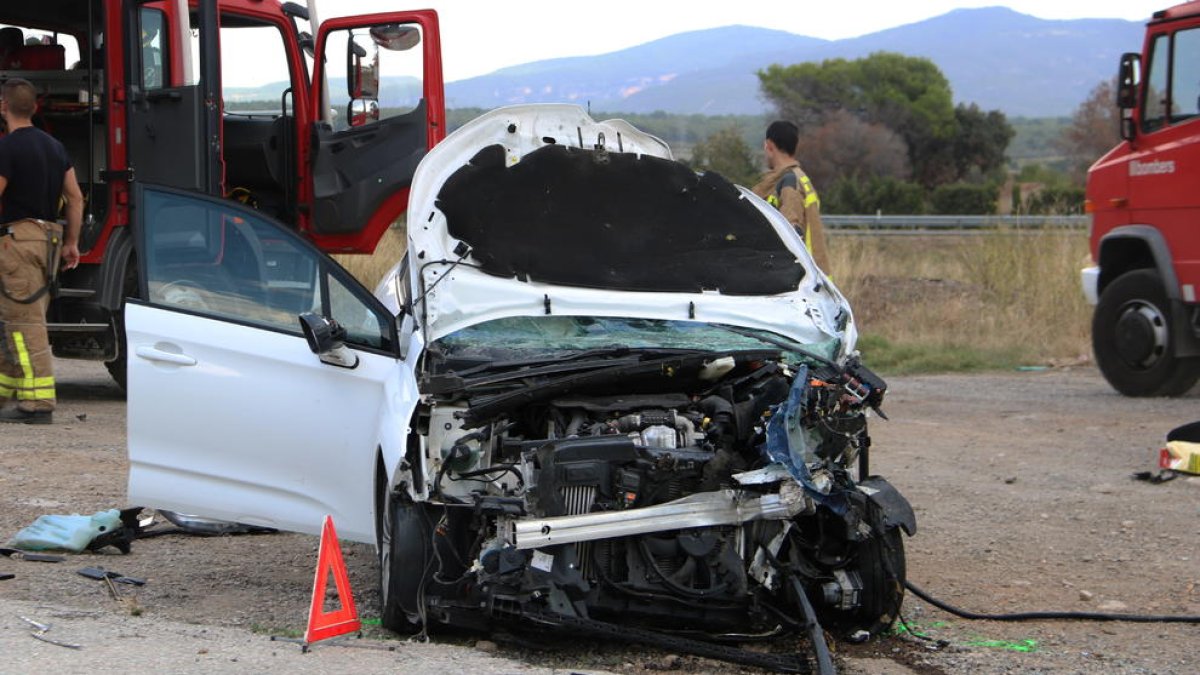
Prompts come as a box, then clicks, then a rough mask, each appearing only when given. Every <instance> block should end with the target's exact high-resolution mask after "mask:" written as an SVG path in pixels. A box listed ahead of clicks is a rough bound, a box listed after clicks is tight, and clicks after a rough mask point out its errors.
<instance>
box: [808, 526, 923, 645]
mask: <svg viewBox="0 0 1200 675" xmlns="http://www.w3.org/2000/svg"><path fill="white" fill-rule="evenodd" d="M845 569H846V571H847V572H853V573H856V574H857V575H858V578H859V580H860V581H861V582H862V590H861V592H860V594H859V605H858V607H855V608H854V609H852V610H836V609H827V610H826V614H825V615H824V616H823V617H822V619H821V623H822V625H823V626H824V627H825V628H826V629H828V630H830V631H831V632H833V633H834V634H835V635H839V636H841V637H843V638H848V637H850V636H851V635H854V634H855V633H858V632H859V631H866V632H867V633H869V634H870V635H872V636H874V635H879V634H880V633H883V632H884V631H886V630H888V629H889V628H891V626H892V624H894V623H895V622H896V619H897V618H899V617H900V607H901V605H903V604H904V581H905V578H906V577H905V575H906V574H907V568H906V564H905V558H904V539H903V537H902V535H901V532H900V529H899V528H892V529H890V530H888V531H887V532H886V533H885V534H883V535H875V536H872V537H871V538H870V539H868V540H866V541H864V542H862V543H861V544H859V545H858V551H857V552H856V553H855V555H854V559H853V560H852V561H851V562H850V563H849V564H848V565H847V566H846V567H845Z"/></svg>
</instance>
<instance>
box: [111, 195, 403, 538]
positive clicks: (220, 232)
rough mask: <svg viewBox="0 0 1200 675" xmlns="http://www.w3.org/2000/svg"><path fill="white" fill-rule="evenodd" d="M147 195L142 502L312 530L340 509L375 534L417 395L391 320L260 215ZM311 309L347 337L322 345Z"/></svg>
mask: <svg viewBox="0 0 1200 675" xmlns="http://www.w3.org/2000/svg"><path fill="white" fill-rule="evenodd" d="M134 200H135V205H136V207H137V208H136V210H135V213H136V214H137V221H136V223H135V225H136V228H137V230H136V231H137V235H136V239H137V243H136V245H137V253H138V259H139V260H140V261H142V265H141V266H140V268H141V274H142V279H141V288H142V289H144V290H143V291H142V297H141V298H140V299H132V298H131V299H130V300H129V301H128V303H127V304H126V314H125V322H126V331H127V334H128V344H129V388H128V394H129V397H128V400H129V405H128V411H129V412H128V434H129V440H128V443H129V464H130V469H129V499H130V503H132V504H137V505H140V506H146V507H152V508H163V509H170V510H173V511H178V512H181V513H185V514H190V515H197V516H203V517H208V518H216V519H220V520H228V521H236V522H241V523H247V524H252V525H260V526H265V527H274V528H279V529H285V530H292V531H298V532H310V533H316V532H318V531H319V530H320V527H321V523H322V520H323V518H324V516H325V515H326V514H330V515H332V516H333V518H334V520H336V521H337V526H338V531H339V533H341V534H342V536H344V537H346V538H349V539H353V540H357V541H367V542H373V541H374V540H375V525H374V522H375V521H374V504H373V492H374V490H373V487H374V483H373V481H374V478H375V467H376V462H377V460H376V457H377V453H378V451H379V450H381V449H382V450H384V451H389V452H399V449H398V447H399V444H400V443H402V439H403V429H402V428H401V429H396V428H395V426H396V425H394V424H392V423H391V422H392V420H394V419H396V418H398V417H399V418H401V419H407V418H406V417H400V415H402V414H405V413H403V412H400V413H399V414H398V413H397V411H396V409H395V406H400V407H402V408H403V407H404V406H405V405H406V402H407V404H408V405H411V403H412V402H414V401H415V400H416V395H417V394H416V385H415V383H414V380H413V378H412V377H411V375H409V374H406V373H407V371H406V367H407V366H406V364H405V363H404V362H403V361H401V360H400V359H399V358H398V357H397V354H398V353H399V350H398V349H397V346H396V345H397V335H396V323H395V320H394V317H393V316H392V315H391V313H390V312H389V311H388V310H387V309H386V308H385V307H383V305H382V304H380V303H379V301H378V300H377V299H376V298H375V297H374V296H372V295H371V294H370V293H369V292H368V291H367V290H366V289H364V288H363V287H362V286H360V285H359V284H358V283H357V282H356V281H355V280H354V279H353V278H351V277H350V276H349V274H348V273H346V271H345V270H344V269H342V268H341V267H340V266H338V265H337V264H336V263H334V262H333V261H332V260H331V259H329V258H328V257H327V256H326V255H324V254H323V253H321V252H320V251H318V250H317V249H316V248H314V247H313V246H312V245H311V244H310V243H308V242H306V241H304V240H303V239H302V238H301V237H300V236H298V235H297V234H295V233H294V232H292V231H291V230H290V229H289V228H288V227H287V226H285V225H283V224H281V223H278V222H276V221H273V220H271V219H269V218H267V217H266V216H264V215H262V214H261V213H259V212H257V211H253V210H250V209H248V208H245V207H243V206H241V205H240V204H238V203H236V202H232V201H228V200H222V199H218V198H212V197H208V196H204V195H199V194H196V193H192V192H184V191H179V190H174V189H169V188H160V187H154V186H149V185H145V184H139V185H138V186H137V188H136V190H135V193H134ZM302 314H303V315H306V318H308V319H309V320H310V323H309V326H310V327H311V326H315V325H316V324H315V323H312V320H313V319H314V316H319V317H328V318H330V319H333V320H334V321H336V322H337V323H338V324H340V325H341V326H342V327H344V331H345V334H344V335H339V334H338V333H340V331H335V333H334V336H333V337H334V338H335V339H336V338H339V337H340V342H341V343H342V347H341V348H340V349H335V350H330V351H325V352H324V353H322V354H321V355H318V354H317V353H314V351H315V350H314V348H311V347H310V344H315V343H316V342H318V341H319V340H317V339H315V338H314V339H309V338H311V337H312V336H311V335H309V334H307V333H310V331H306V330H303V329H302V321H301V320H300V319H298V317H299V316H300V315H302ZM324 325H325V326H326V327H329V324H327V323H325V324H324ZM325 337H326V341H327V342H328V337H329V336H328V335H327V336H325ZM325 346H328V344H326V345H325Z"/></svg>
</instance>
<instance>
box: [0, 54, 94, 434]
mask: <svg viewBox="0 0 1200 675" xmlns="http://www.w3.org/2000/svg"><path fill="white" fill-rule="evenodd" d="M36 110H37V90H36V89H34V87H33V85H32V84H30V83H29V82H28V81H26V80H23V79H21V78H15V77H14V78H9V79H8V80H6V81H5V82H4V84H3V85H2V86H0V115H3V117H4V121H5V122H7V123H8V133H7V134H6V135H5V136H4V137H3V138H0V403H3V402H5V401H10V400H12V399H16V406H13V407H7V408H3V409H0V422H16V423H24V424H49V423H50V422H51V421H52V420H53V414H54V407H55V403H56V400H55V391H54V371H53V368H54V361H53V357H52V355H51V352H50V342H49V339H48V336H47V335H46V307H47V303H48V302H49V299H50V286H51V281H52V279H53V277H54V274H55V273H56V272H57V271H58V266H59V261H60V260H61V261H62V265H63V266H64V267H67V268H71V267H74V266H75V265H77V264H78V263H79V228H80V225H81V223H82V220H83V192H82V191H81V190H80V189H79V182H78V180H76V178H75V169H73V168H72V167H71V158H70V156H69V155H68V154H67V151H66V148H64V147H63V145H62V143H60V142H58V141H57V140H56V139H54V138H53V137H52V136H50V135H49V134H47V133H45V132H43V131H42V130H41V129H38V128H36V127H34V126H33V114H34V112H35V111H36ZM63 199H65V201H66V207H67V208H66V212H67V213H66V215H67V227H66V231H65V232H64V229H63V226H62V225H60V224H58V222H56V220H55V219H56V218H57V217H58V211H59V202H60V200H63Z"/></svg>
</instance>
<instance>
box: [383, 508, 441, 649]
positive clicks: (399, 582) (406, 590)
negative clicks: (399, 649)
mask: <svg viewBox="0 0 1200 675" xmlns="http://www.w3.org/2000/svg"><path fill="white" fill-rule="evenodd" d="M383 489H384V490H385V491H386V492H385V493H384V494H383V495H382V499H381V502H382V507H383V508H382V509H381V510H380V514H381V522H380V527H379V589H380V600H379V604H380V623H381V624H382V625H383V627H384V628H387V629H388V630H391V631H394V632H397V633H403V634H411V633H415V632H416V631H417V630H419V629H420V628H421V625H422V616H423V614H424V612H423V610H422V607H421V602H422V599H421V591H422V586H423V585H424V583H425V582H426V581H428V577H429V560H430V553H429V547H430V538H431V536H432V533H433V530H432V528H431V526H430V521H429V518H428V514H427V513H426V512H425V509H424V508H422V507H421V505H420V504H414V503H412V502H408V501H405V500H402V499H400V498H399V496H398V495H396V494H394V493H392V492H391V491H390V490H388V489H387V487H386V485H385V486H384V487H383Z"/></svg>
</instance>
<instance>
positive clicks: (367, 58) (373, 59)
mask: <svg viewBox="0 0 1200 675" xmlns="http://www.w3.org/2000/svg"><path fill="white" fill-rule="evenodd" d="M346 89H347V91H346V93H347V94H349V95H350V99H351V100H355V99H360V98H366V99H377V98H378V97H379V47H378V46H377V45H376V44H375V41H374V40H371V39H369V38H367V37H366V36H362V35H351V36H350V39H349V40H347V41H346Z"/></svg>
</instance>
